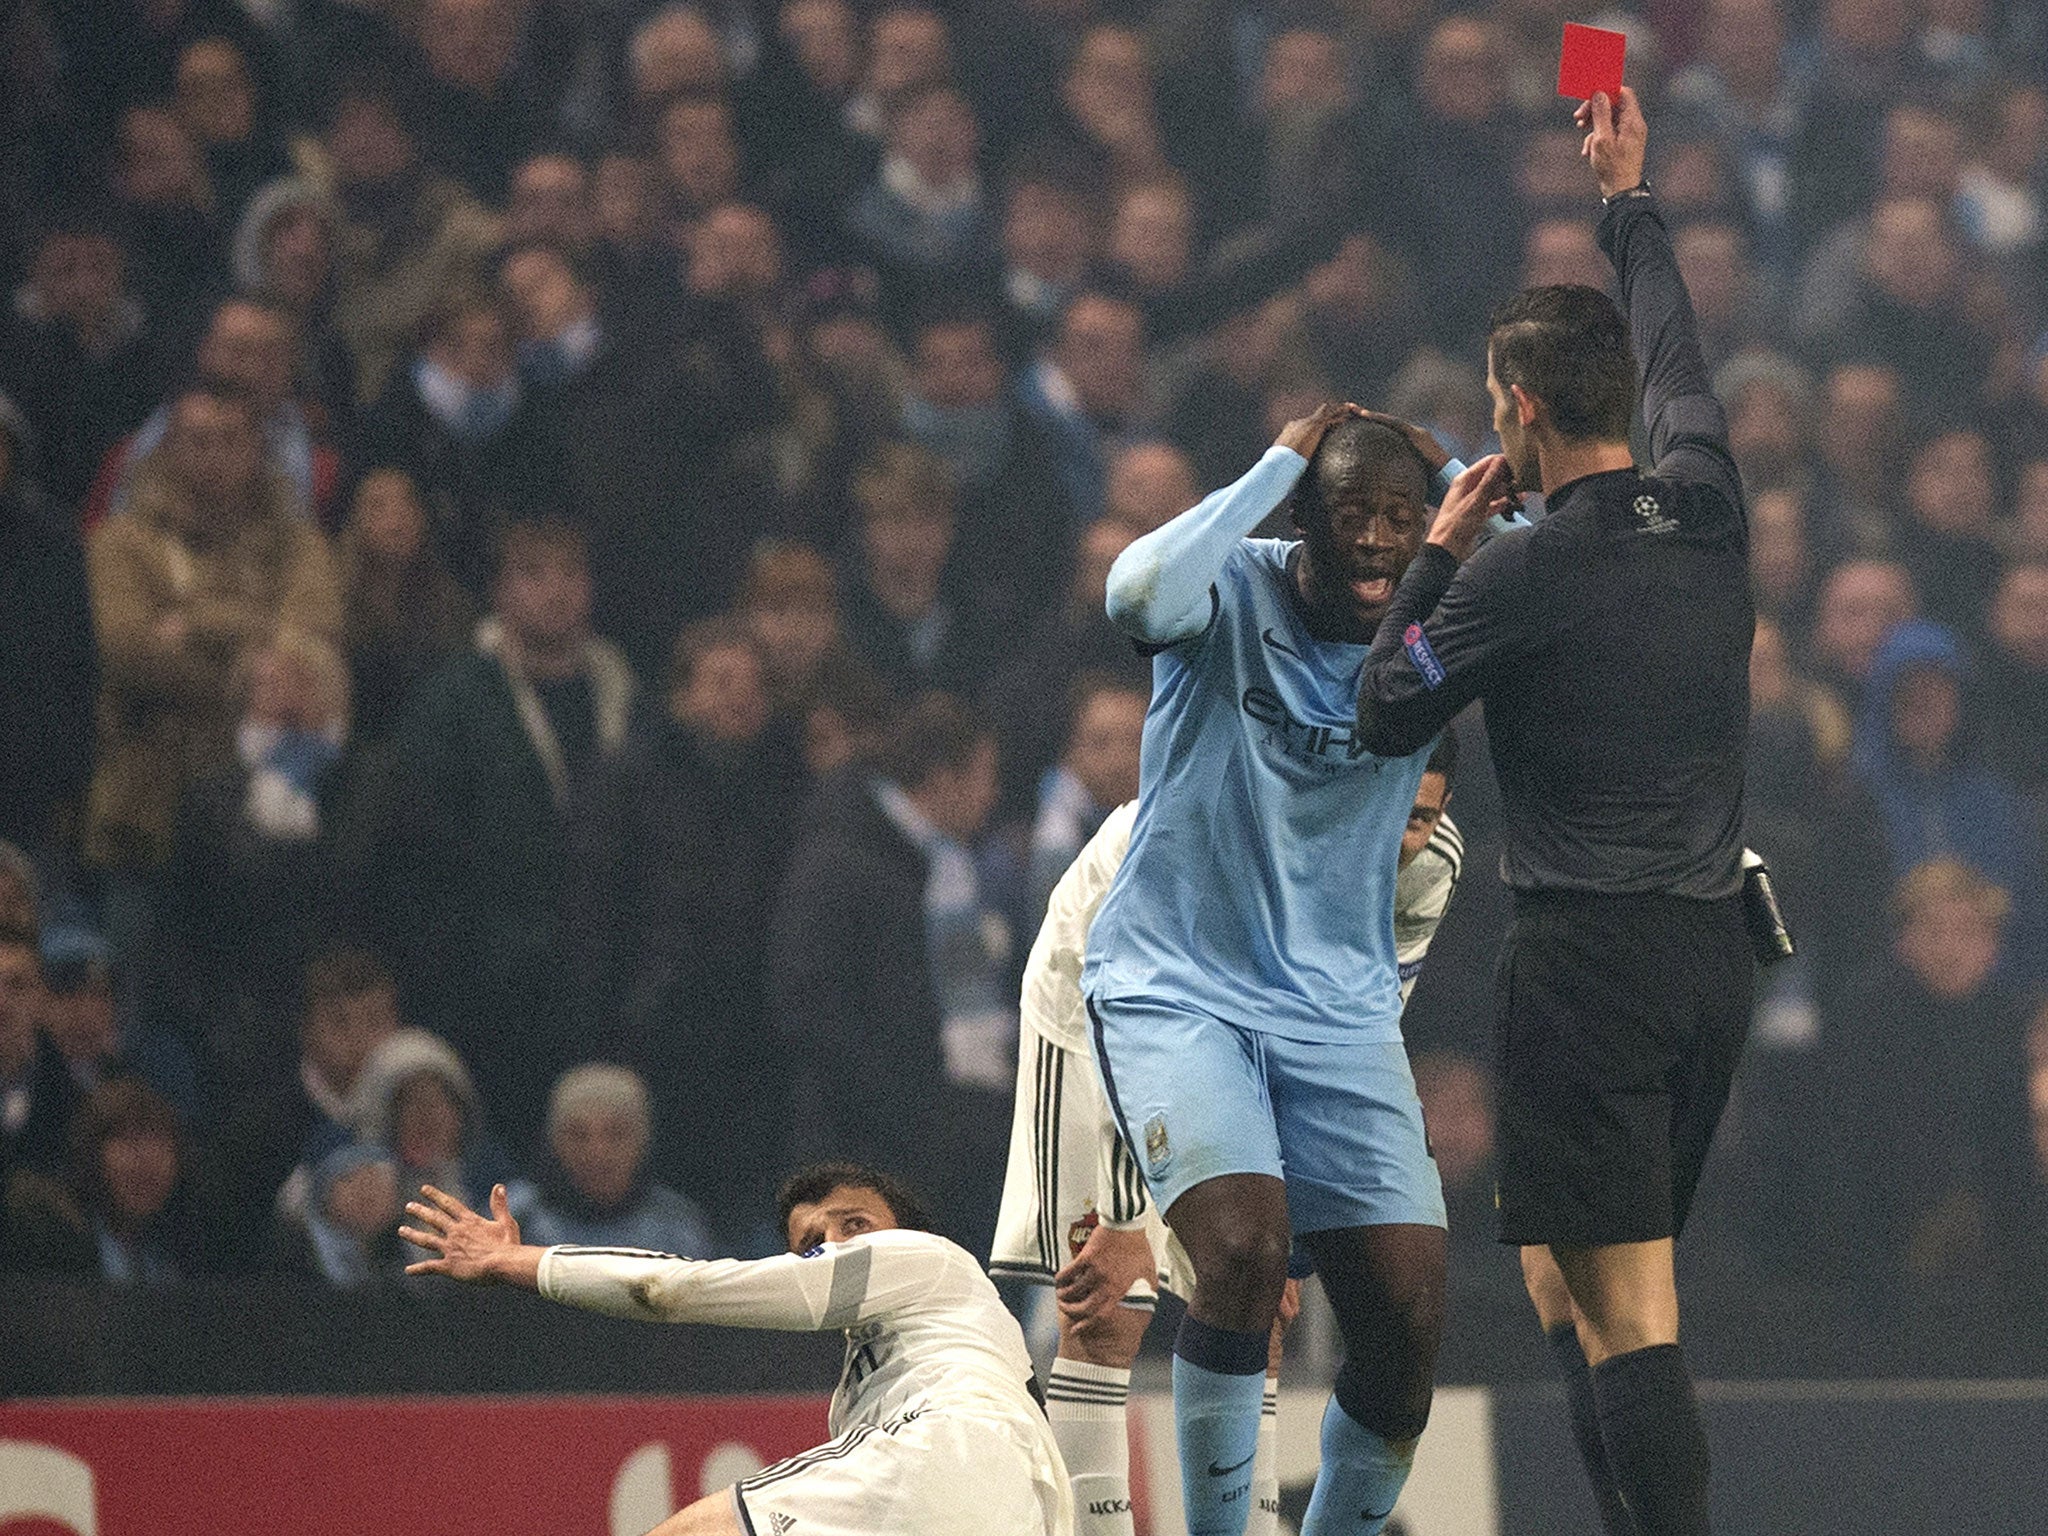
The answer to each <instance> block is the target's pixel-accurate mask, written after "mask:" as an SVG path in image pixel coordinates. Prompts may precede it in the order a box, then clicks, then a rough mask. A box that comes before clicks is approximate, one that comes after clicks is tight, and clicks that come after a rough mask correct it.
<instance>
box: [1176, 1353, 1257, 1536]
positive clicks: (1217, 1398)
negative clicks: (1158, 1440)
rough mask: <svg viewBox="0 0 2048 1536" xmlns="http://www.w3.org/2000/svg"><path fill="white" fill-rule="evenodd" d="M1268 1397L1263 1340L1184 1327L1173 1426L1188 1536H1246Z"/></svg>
mask: <svg viewBox="0 0 2048 1536" xmlns="http://www.w3.org/2000/svg"><path fill="white" fill-rule="evenodd" d="M1265 1396H1266V1336H1265V1335H1264V1334H1263V1333H1258V1334H1253V1333H1238V1332H1236V1331H1234V1330H1232V1329H1227V1328H1212V1327H1210V1326H1209V1325H1208V1324H1206V1323H1202V1322H1198V1321H1196V1320H1195V1319H1194V1318H1193V1317H1185V1318H1183V1319H1182V1320H1181V1325H1180V1332H1179V1334H1178V1335H1177V1336H1176V1337H1175V1339H1174V1344H1173V1424H1174V1430H1175V1432H1176V1438H1177V1439H1178V1441H1179V1445H1180V1486H1181V1502H1182V1503H1183V1505H1185V1507H1186V1515H1187V1527H1188V1536H1244V1528H1245V1521H1246V1520H1247V1519H1249V1518H1250V1516H1251V1508H1252V1462H1253V1460H1254V1459H1255V1458H1256V1457H1257V1455H1258V1451H1259V1412H1260V1408H1261V1406H1262V1405H1263V1403H1264V1401H1265Z"/></svg>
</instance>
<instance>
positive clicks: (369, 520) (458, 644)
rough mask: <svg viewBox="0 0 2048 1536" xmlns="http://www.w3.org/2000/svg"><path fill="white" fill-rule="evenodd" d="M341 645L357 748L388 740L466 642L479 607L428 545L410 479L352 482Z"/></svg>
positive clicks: (388, 472)
mask: <svg viewBox="0 0 2048 1536" xmlns="http://www.w3.org/2000/svg"><path fill="white" fill-rule="evenodd" d="M337 562H338V564H339V566H340V571H341V594H342V643H343V645H344V647H345V648H346V655H347V657H348V669H349V676H350V680H351V683H352V685H353V691H354V703H355V710H354V724H353V734H354V737H355V740H356V741H357V742H358V743H360V744H362V745H364V746H369V745H373V744H375V743H378V742H381V741H383V740H385V739H386V738H387V737H389V736H390V734H391V733H392V731H394V730H395V729H396V728H397V726H398V722H399V719H400V718H401V717H402V715H403V713H404V710H405V705H406V702H407V700H408V699H410V697H411V696H412V694H413V692H414V691H415V690H416V689H417V688H418V687H419V685H420V684H421V683H422V682H423V681H424V680H425V679H426V678H427V677H428V676H429V675H430V674H431V673H433V672H434V671H435V670H437V669H438V668H439V667H440V666H441V664H442V663H443V662H446V661H447V660H448V659H449V658H450V657H452V656H454V655H455V654H456V653H457V652H458V651H460V650H461V649H462V648H463V646H464V645H465V644H467V643H468V640H469V635H470V629H471V627H472V625H473V623H474V621H475V616H476V605H475V603H474V602H473V601H472V600H471V598H470V595H469V593H468V592H466V591H464V590H463V587H462V585H461V583H459V582H458V581H456V580H455V578H454V577H453V576H451V575H450V574H449V573H448V567H447V566H446V565H445V564H444V563H443V562H442V560H441V557H440V555H439V554H437V553H436V552H435V550H434V547H433V544H432V543H431V542H430V540H429V539H428V536H427V514H426V509H425V508H424V507H423V506H422V505H421V504H420V494H419V490H418V488H417V487H416V486H415V485H414V484H413V481H412V476H410V475H409V474H407V473H406V472H405V471H404V470H402V469H395V468H380V469H372V470H370V471H369V472H368V473H367V474H365V475H364V476H363V477H362V478H361V479H360V480H358V481H357V482H356V489H355V495H354V497H353V498H352V500H351V502H350V506H349V513H348V519H347V521H346V522H345V523H344V524H343V525H342V530H341V539H340V543H339V545H338V548H337Z"/></svg>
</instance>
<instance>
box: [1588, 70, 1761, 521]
mask: <svg viewBox="0 0 2048 1536" xmlns="http://www.w3.org/2000/svg"><path fill="white" fill-rule="evenodd" d="M1578 116H1579V123H1580V126H1582V127H1584V128H1586V129H1587V136H1586V155H1587V158H1588V159H1590V160H1591V161H1592V163H1593V171H1594V174H1595V175H1596V176H1598V177H1599V180H1600V194H1601V199H1602V201H1603V202H1605V204H1606V212H1605V214H1604V215H1603V216H1602V218H1601V220H1600V229H1599V239H1600V248H1601V249H1602V250H1604V251H1605V252H1606V253H1607V257H1608V260H1610V261H1612V262H1613V263H1614V270H1615V274H1616V276H1618V277H1619V278H1620V280H1621V304H1622V309H1623V310H1624V312H1626V314H1627V315H1628V327H1629V340H1630V342H1631V344H1632V346H1633V348H1634V350H1635V354H1636V358H1637V360H1638V362H1639V364H1640V366H1641V369H1642V392H1643V422H1644V424H1645V425H1646V426H1647V427H1648V428H1649V429H1650V465H1649V473H1650V474H1653V475H1656V476H1658V477H1660V478H1663V479H1667V480H1681V481H1687V482H1691V483H1693V484H1700V485H1706V486H1708V487H1710V488H1712V489H1713V490H1715V491H1718V492H1719V493H1720V494H1721V495H1722V496H1723V497H1725V498H1726V499H1727V501H1728V502H1729V504H1730V505H1731V506H1733V507H1734V508H1735V510H1736V511H1737V513H1738V514H1739V513H1741V512H1742V511H1743V503H1742V478H1741V476H1740V474H1739V473H1738V472H1737V470H1736V468H1735V457H1734V455H1733V454H1731V453H1730V452H1729V451H1728V418H1727V416H1726V414H1725V413H1724V412H1723V411H1722V409H1721V402H1720V401H1719V400H1717V399H1716V398H1715V397H1714V390H1713V384H1712V380H1711V377H1710V376H1709V374H1708V372H1707V365H1706V360H1705V359H1704V358H1703V357H1702V356H1701V354H1700V339H1699V326H1698V322H1697V321H1696V320H1695V319H1694V318H1693V312H1692V298H1691V296H1690V295H1689V294H1687V292H1686V291H1685V281H1684V279H1683V278H1682V277H1681V276H1680V275H1679V271H1678V258H1677V257H1676V256H1675V255H1673V254H1672V250H1671V235H1670V232H1669V231H1668V230H1666V229H1665V227H1664V216H1663V214H1662V213H1660V212H1659V211H1658V209H1657V203H1656V200H1655V199H1654V198H1653V197H1651V195H1650V188H1649V183H1647V182H1646V181H1644V179H1643V152H1644V149H1645V147H1646V146H1647V144H1648V140H1649V124H1648V123H1647V122H1646V121H1645V120H1644V118H1643V110H1642V107H1641V105H1640V104H1639V103H1638V102H1637V100H1636V93H1635V92H1634V91H1633V90H1631V89H1629V87H1627V86H1623V87H1622V88H1621V97H1620V100H1619V101H1616V102H1611V103H1610V102H1609V101H1608V100H1607V98H1606V97H1605V96H1596V97H1594V98H1593V100H1591V101H1589V102H1587V103H1586V104H1585V105H1584V106H1582V107H1581V108H1580V109H1579V114H1578Z"/></svg>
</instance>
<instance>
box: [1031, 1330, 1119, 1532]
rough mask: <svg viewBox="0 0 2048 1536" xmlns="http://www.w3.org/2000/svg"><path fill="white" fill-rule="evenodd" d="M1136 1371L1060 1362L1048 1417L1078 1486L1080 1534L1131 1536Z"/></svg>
mask: <svg viewBox="0 0 2048 1536" xmlns="http://www.w3.org/2000/svg"><path fill="white" fill-rule="evenodd" d="M1130 1396H1131V1373H1130V1372H1129V1371H1128V1370H1119V1369H1118V1368H1117V1367H1115V1366H1113V1365H1091V1364H1089V1363H1088V1362H1087V1361H1086V1360H1055V1361H1053V1363H1052V1373H1051V1379H1050V1380H1049V1381H1048V1382H1047V1383H1046V1387H1045V1416H1046V1418H1047V1419H1048V1420H1049V1421H1050V1422H1051V1424H1052V1435H1053V1438H1054V1439H1055V1440H1057V1441H1058V1442H1059V1446H1060V1455H1061V1457H1062V1458H1063V1459H1064V1460H1065V1461H1066V1463H1067V1481H1068V1483H1069V1484H1070V1485H1071V1486H1072V1488H1073V1490H1074V1533H1075V1536H1131V1533H1132V1531H1133V1530H1134V1529H1135V1527H1134V1526H1133V1524H1132V1520H1131V1440H1130V1431H1129V1430H1128V1428H1127V1427H1126V1426H1125V1423H1124V1408H1125V1405H1126V1404H1127V1403H1129V1401H1130Z"/></svg>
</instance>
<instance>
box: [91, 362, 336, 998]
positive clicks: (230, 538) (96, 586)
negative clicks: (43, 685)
mask: <svg viewBox="0 0 2048 1536" xmlns="http://www.w3.org/2000/svg"><path fill="white" fill-rule="evenodd" d="M87 563H88V570H89V572H90V574H91V578H92V595H93V609H94V618H95V621H96V623H97V625H98V628H99V642H100V654H101V656H102V658H103V660H104V663H105V672H104V680H103V686H102V689H101V697H100V721H101V726H100V737H99V764H98V769H97V772H96V774H95V777H94V779H93V785H92V790H91V795H90V799H89V804H88V809H87V827H86V842H85V851H86V856H87V858H88V860H89V861H91V862H92V863H94V864H96V865H97V866H99V867H100V868H102V869H105V870H109V871H113V872H116V873H117V874H120V875H139V874H140V873H142V872H144V871H148V870H151V869H154V868H155V867H157V866H158V865H160V864H161V863H162V862H163V860H164V858H165V856H166V855H167V854H168V853H169V851H170V838H171V822H172V817H173V815H174V813H175V811H176V808H177V804H178V798H179V796H180V795H182V794H183V793H184V791H185V790H186V788H187V787H189V786H190V785H191V784H193V783H195V782H197V781H198V779H199V778H200V777H201V776H202V775H204V774H205V773H206V772H207V771H209V770H210V769H212V768H214V767H216V766H218V765H220V764H222V763H224V762H225V761H227V760H228V758H229V756H230V753H231V749H232V746H233V735H234V725H235V711H236V704H235V701H234V699H233V697H232V690H231V688H230V686H229V679H230V674H231V672H232V670H233V667H234V664H235V661H236V659H237V658H238V657H240V656H241V655H242V653H243V652H244V651H245V650H246V649H247V648H248V647H249V646H250V645H252V644H255V643H258V642H260V641H262V640H264V639H266V638H267V637H268V636H270V635H271V634H273V633H274V632H275V631H276V630H277V629H279V628H280V627H282V626H286V625H289V626H290V627H292V628H294V629H298V630H301V631H304V632H305V633H307V634H311V635H315V636H318V637H320V638H322V639H332V638H334V637H335V636H336V635H337V634H338V633H339V631H340V628H341V603H340V595H339V593H338V591H337V588H336V582H335V576H334V565H333V560H332V557H331V556H330V554H329V552H328V549H327V541H326V539H325V538H324V537H323V536H322V535H321V533H320V532H319V530H318V529H316V528H314V527H313V526H311V525H310V524H308V523H307V522H306V521H305V520H304V519H303V518H301V517H300V516H298V514H297V511H296V510H295V507H294V504H293V501H292V494H291V490H290V488H289V485H288V483H287V482H286V481H285V480H284V479H283V477H281V476H278V475H275V474H273V473H270V472H268V471H267V470H266V468H265V464H264V459H263V446H262V435H261V432H260V429H259V424H258V421H257V417H256V407H255V405H254V404H253V403H252V402H251V401H250V400H249V399H248V398H247V397H245V396H242V395H239V394H234V393H230V392H229V391H227V390H225V389H223V388H221V387H218V386H209V385H202V386H195V387H193V388H190V389H187V390H185V391H183V392H182V393H181V394H179V395H178V397H177V398H176V399H175V400H174V401H173V402H172V404H171V408H170V416H169V419H168V423H167V426H166V430H165V433H164V439H163V441H162V443H160V444H159V445H158V446H157V447H156V449H155V450H153V451H152V452H151V453H149V454H148V455H147V456H146V457H145V458H144V459H143V460H142V461H141V462H140V463H139V464H138V465H137V466H136V470H135V481H134V490H133V492H132V493H131V495H130V498H129V510H128V512H127V514H126V515H125V516H122V517H115V518H109V519H108V520H107V521H106V522H104V523H102V524H101V525H100V526H99V527H98V528H97V529H95V530H94V532H93V536H92V540H91V543H90V544H89V546H88V547H87ZM109 936H110V937H112V938H113V939H114V940H115V948H116V954H117V955H118V956H120V957H121V958H123V959H126V958H129V957H128V955H127V954H126V952H125V948H124V940H126V939H132V937H133V933H132V930H130V931H129V932H127V933H112V934H110V935H109Z"/></svg>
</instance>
